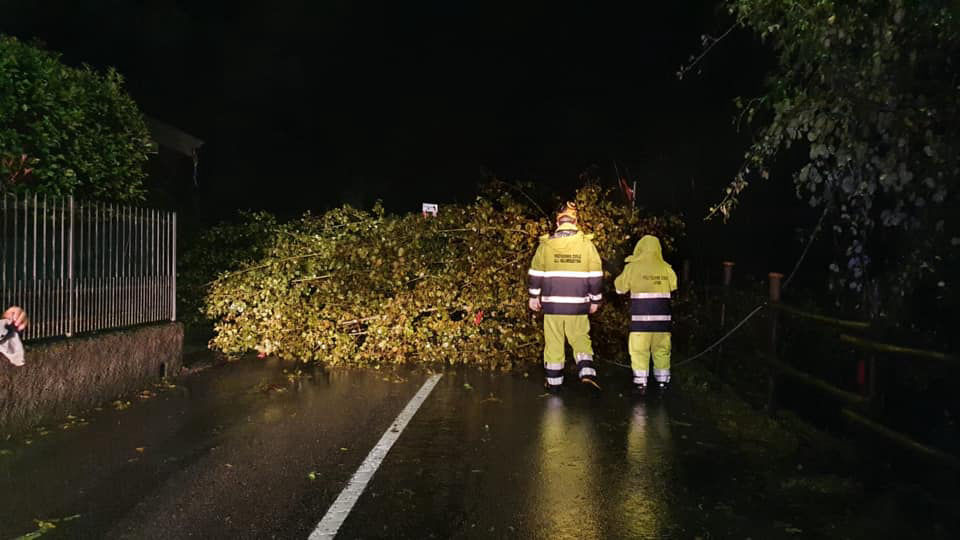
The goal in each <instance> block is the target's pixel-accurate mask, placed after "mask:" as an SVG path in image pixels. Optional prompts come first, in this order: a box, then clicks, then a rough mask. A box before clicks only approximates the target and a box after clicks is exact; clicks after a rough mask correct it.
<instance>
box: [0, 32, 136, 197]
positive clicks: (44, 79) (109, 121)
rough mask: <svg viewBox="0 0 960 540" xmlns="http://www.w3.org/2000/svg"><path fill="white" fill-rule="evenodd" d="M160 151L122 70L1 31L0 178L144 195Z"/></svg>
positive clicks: (18, 184)
mask: <svg viewBox="0 0 960 540" xmlns="http://www.w3.org/2000/svg"><path fill="white" fill-rule="evenodd" d="M152 151H153V148H152V143H151V141H150V134H149V131H148V130H147V127H146V124H145V123H144V120H143V116H142V115H141V113H140V111H139V109H138V108H137V105H136V103H134V101H133V100H132V99H131V98H130V96H129V95H128V94H127V92H126V90H125V89H124V85H123V77H122V76H121V75H120V74H119V73H117V72H116V71H115V70H113V69H110V70H107V71H106V72H105V73H98V72H96V71H94V70H93V69H91V68H90V67H88V66H83V67H81V68H73V67H69V66H66V65H64V64H63V63H62V62H61V61H60V56H59V55H58V54H56V53H53V52H49V51H46V50H43V49H40V48H37V47H33V46H30V45H27V44H25V43H22V42H20V41H18V40H17V39H15V38H11V37H6V36H0V181H2V183H3V185H4V187H6V188H9V189H13V190H26V189H29V190H30V191H33V192H36V193H40V194H51V195H67V194H75V195H79V196H83V197H86V198H93V199H99V200H114V201H128V202H129V201H140V200H142V199H143V196H144V187H143V180H144V177H145V175H146V173H145V172H144V164H145V163H146V161H147V157H148V155H149V154H150V153H151V152H152Z"/></svg>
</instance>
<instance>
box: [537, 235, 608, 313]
mask: <svg viewBox="0 0 960 540" xmlns="http://www.w3.org/2000/svg"><path fill="white" fill-rule="evenodd" d="M592 238H593V235H588V234H583V232H581V231H579V230H577V228H576V226H575V225H573V224H569V223H564V224H561V225H560V227H558V228H557V231H556V232H555V233H554V234H552V235H544V236H541V237H540V245H539V246H537V252H536V254H534V256H533V261H532V262H531V263H530V271H529V272H528V280H527V282H528V288H529V291H528V292H529V293H530V297H531V298H537V297H539V298H540V303H541V305H542V306H543V312H544V313H545V314H547V315H585V314H587V313H589V312H590V304H598V303H600V301H601V300H603V292H602V291H603V269H602V267H601V262H600V254H599V253H597V248H596V246H594V245H593V241H592Z"/></svg>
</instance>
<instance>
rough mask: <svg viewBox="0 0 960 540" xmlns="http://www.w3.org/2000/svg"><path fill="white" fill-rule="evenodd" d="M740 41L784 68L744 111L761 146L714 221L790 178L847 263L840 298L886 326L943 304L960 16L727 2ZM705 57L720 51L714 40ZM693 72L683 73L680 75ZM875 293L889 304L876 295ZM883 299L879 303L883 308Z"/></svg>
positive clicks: (952, 236)
mask: <svg viewBox="0 0 960 540" xmlns="http://www.w3.org/2000/svg"><path fill="white" fill-rule="evenodd" d="M726 6H727V8H728V10H729V13H730V14H731V15H732V16H733V17H734V19H735V22H734V26H735V27H740V28H743V29H747V30H749V31H751V32H753V33H755V34H756V35H757V36H759V37H760V39H762V41H763V43H765V44H766V45H767V46H768V47H769V48H770V49H772V51H773V52H774V54H775V57H776V62H775V67H774V68H773V69H772V70H771V72H770V73H769V74H768V78H767V80H766V85H765V90H764V92H763V93H761V94H760V95H757V96H752V97H743V98H740V99H738V101H737V104H738V106H739V109H740V112H739V116H738V117H737V118H736V119H735V121H736V123H737V125H738V126H741V127H743V126H747V125H752V126H753V127H754V134H755V139H754V142H753V144H752V146H751V147H750V148H749V149H748V151H747V152H746V155H745V160H744V163H743V166H742V168H741V169H740V171H739V172H738V174H737V175H736V177H735V178H734V179H733V181H732V182H731V183H730V185H729V186H728V187H727V188H726V191H725V194H724V197H723V199H722V201H721V202H720V203H719V204H717V205H716V206H715V207H713V208H712V209H711V215H720V216H723V217H724V218H726V217H728V216H730V214H731V212H732V211H733V209H734V207H735V206H736V204H737V202H738V197H739V196H740V194H741V193H742V192H743V190H744V189H746V187H747V185H748V183H749V181H751V180H752V179H754V178H758V177H760V178H768V177H770V176H771V174H773V173H772V172H771V171H773V170H779V169H774V167H775V166H776V167H780V168H787V169H788V170H790V171H791V172H790V174H792V178H793V182H794V184H795V187H796V193H797V196H798V197H801V198H802V199H804V200H806V201H807V202H808V203H809V204H810V206H812V207H816V208H818V209H822V210H823V211H824V212H825V215H826V217H827V219H826V221H825V223H826V224H827V225H828V227H827V231H828V232H832V234H833V237H834V240H835V242H836V245H837V246H838V249H837V251H836V253H837V256H836V260H834V262H833V263H832V264H831V265H830V270H831V271H832V272H833V275H834V278H833V279H832V285H833V286H834V287H838V288H842V289H843V290H845V291H847V293H848V294H847V296H848V297H850V296H852V297H854V298H856V301H857V303H859V304H861V306H863V307H869V308H871V310H872V311H873V312H874V313H873V314H879V311H880V310H883V309H886V310H896V309H897V307H896V305H897V304H898V303H899V302H900V301H901V299H902V298H904V297H906V296H908V295H910V293H912V292H914V291H916V290H917V288H918V287H928V288H929V289H931V290H933V291H934V293H933V296H934V297H935V298H936V299H938V300H945V299H947V297H948V296H949V295H951V294H954V293H952V292H951V291H953V290H955V289H956V287H955V284H954V283H952V280H951V279H950V278H948V272H947V270H946V269H947V268H949V267H950V265H951V264H955V262H956V260H957V251H958V250H960V231H958V227H957V222H956V217H955V215H953V214H952V212H951V210H952V209H953V208H955V207H956V206H957V200H958V197H957V182H958V177H960V163H958V156H960V86H958V84H960V77H958V76H960V72H958V68H960V66H958V62H960V54H958V52H960V7H958V6H960V4H957V3H956V2H954V1H952V0H922V1H921V0H858V1H850V0H816V1H807V0H802V1H801V0H729V1H727V2H726ZM704 41H705V45H707V47H708V48H709V47H712V46H713V45H714V41H715V40H713V39H711V38H706V39H705V40H704ZM684 72H685V71H681V75H682V74H683V73H684ZM877 291H883V292H882V293H878V292H877ZM881 296H882V297H883V298H882V299H881V298H880V297H881Z"/></svg>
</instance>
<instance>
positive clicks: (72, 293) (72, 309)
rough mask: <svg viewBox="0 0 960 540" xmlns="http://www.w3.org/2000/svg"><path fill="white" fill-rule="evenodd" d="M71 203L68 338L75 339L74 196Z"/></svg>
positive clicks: (68, 250) (68, 255) (70, 199)
mask: <svg viewBox="0 0 960 540" xmlns="http://www.w3.org/2000/svg"><path fill="white" fill-rule="evenodd" d="M69 201H70V221H68V222H67V337H73V332H74V330H75V325H76V322H75V321H74V317H75V311H76V298H75V295H76V292H77V290H76V287H74V286H73V195H70V197H69Z"/></svg>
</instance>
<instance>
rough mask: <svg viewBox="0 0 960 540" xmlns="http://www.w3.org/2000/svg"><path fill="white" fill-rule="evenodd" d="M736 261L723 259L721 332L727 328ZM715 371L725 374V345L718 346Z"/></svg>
mask: <svg viewBox="0 0 960 540" xmlns="http://www.w3.org/2000/svg"><path fill="white" fill-rule="evenodd" d="M734 265H735V263H733V262H731V261H723V292H722V293H721V295H720V334H721V335H723V331H724V330H726V328H727V303H729V301H730V282H731V281H733V267H734ZM713 368H714V369H713V371H714V373H716V374H717V376H718V377H722V376H723V345H720V346H719V347H717V356H716V358H715V360H714V364H713Z"/></svg>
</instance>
